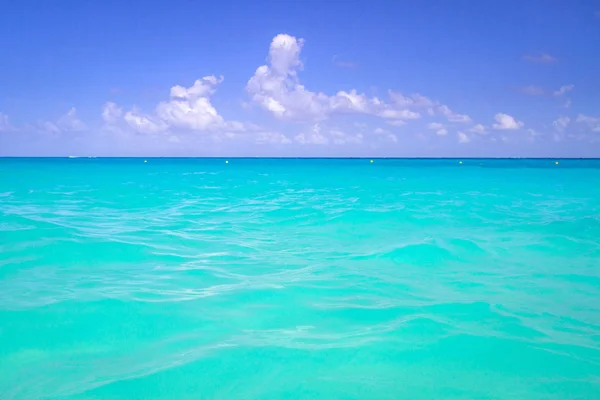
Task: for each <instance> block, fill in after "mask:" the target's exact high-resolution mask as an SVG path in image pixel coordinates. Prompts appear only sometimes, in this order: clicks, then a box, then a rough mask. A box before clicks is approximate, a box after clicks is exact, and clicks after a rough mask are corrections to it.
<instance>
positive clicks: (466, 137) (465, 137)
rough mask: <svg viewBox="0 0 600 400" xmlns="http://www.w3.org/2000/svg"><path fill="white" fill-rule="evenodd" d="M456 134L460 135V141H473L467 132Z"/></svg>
mask: <svg viewBox="0 0 600 400" xmlns="http://www.w3.org/2000/svg"><path fill="white" fill-rule="evenodd" d="M456 135H457V136H458V143H463V144H464V143H469V142H470V141H471V139H470V138H469V136H467V134H466V133H464V132H457V133H456Z"/></svg>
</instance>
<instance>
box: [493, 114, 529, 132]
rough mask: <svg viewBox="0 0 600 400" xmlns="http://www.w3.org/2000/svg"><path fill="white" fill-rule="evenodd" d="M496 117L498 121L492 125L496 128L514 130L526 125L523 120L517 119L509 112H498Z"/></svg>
mask: <svg viewBox="0 0 600 400" xmlns="http://www.w3.org/2000/svg"><path fill="white" fill-rule="evenodd" d="M494 119H495V120H496V123H495V124H494V125H492V126H493V127H494V129H501V130H514V129H520V128H522V127H523V125H524V123H523V122H521V121H517V120H516V119H515V118H514V117H512V116H510V115H508V114H503V113H498V114H496V116H495V117H494Z"/></svg>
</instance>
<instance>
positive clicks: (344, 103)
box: [246, 34, 471, 126]
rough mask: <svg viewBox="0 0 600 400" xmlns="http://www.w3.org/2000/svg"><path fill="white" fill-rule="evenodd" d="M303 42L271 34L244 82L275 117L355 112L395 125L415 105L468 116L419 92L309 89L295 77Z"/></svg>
mask: <svg viewBox="0 0 600 400" xmlns="http://www.w3.org/2000/svg"><path fill="white" fill-rule="evenodd" d="M303 45H304V41H303V40H302V39H297V38H295V37H293V36H290V35H286V34H280V35H277V36H275V38H273V41H272V42H271V46H270V48H269V55H268V58H267V65H262V66H260V67H258V68H257V69H256V71H255V73H254V75H253V76H252V77H251V78H250V80H249V81H248V83H247V85H246V90H247V92H248V94H249V96H250V98H251V99H252V101H253V102H254V103H256V104H257V105H259V106H260V107H262V108H263V109H265V110H267V111H268V112H270V113H271V114H272V115H273V116H275V117H276V118H278V119H282V120H296V121H320V120H324V119H326V118H327V117H329V116H330V115H332V114H336V113H337V114H342V113H355V114H365V115H372V116H377V117H380V118H384V119H387V120H389V123H390V124H392V125H396V126H399V125H403V124H404V123H405V120H411V119H417V118H421V116H422V114H421V113H420V112H419V111H418V109H424V111H427V112H428V113H429V114H430V115H435V114H436V113H437V114H439V115H443V116H445V117H446V118H447V119H448V120H449V121H451V122H470V121H471V118H470V117H469V116H467V115H464V114H458V113H455V112H453V111H452V110H450V108H448V107H447V106H445V105H441V104H439V103H437V102H434V101H432V100H430V99H429V98H427V97H425V96H422V95H420V94H413V95H409V96H405V95H403V94H401V93H398V92H393V91H389V92H388V96H389V99H390V101H389V102H384V101H382V100H380V99H379V98H377V97H368V96H366V95H365V94H363V93H359V92H358V91H356V90H355V89H353V90H350V91H343V90H342V91H339V92H337V93H336V94H335V95H333V96H329V95H326V94H324V93H321V92H313V91H310V90H308V89H306V88H305V87H304V85H302V84H301V83H300V79H299V78H298V72H299V71H300V70H302V68H303V65H302V61H301V59H300V53H301V51H302V47H303Z"/></svg>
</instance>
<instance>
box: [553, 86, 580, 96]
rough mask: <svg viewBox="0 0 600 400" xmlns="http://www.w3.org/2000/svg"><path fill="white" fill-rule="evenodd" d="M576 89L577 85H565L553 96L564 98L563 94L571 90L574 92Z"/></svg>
mask: <svg viewBox="0 0 600 400" xmlns="http://www.w3.org/2000/svg"><path fill="white" fill-rule="evenodd" d="M574 87H575V85H573V84H570V85H563V86H561V87H560V88H559V89H558V90H555V91H554V92H553V93H552V94H554V95H555V96H562V95H563V94H565V93H568V92H570V91H571V90H573V88H574Z"/></svg>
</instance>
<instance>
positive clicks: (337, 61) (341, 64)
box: [332, 54, 358, 69]
mask: <svg viewBox="0 0 600 400" xmlns="http://www.w3.org/2000/svg"><path fill="white" fill-rule="evenodd" d="M332 62H333V65H335V66H336V67H338V68H343V69H356V68H358V63H356V62H354V61H347V60H343V59H342V58H341V57H340V56H339V55H337V54H336V55H334V56H333V59H332Z"/></svg>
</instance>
